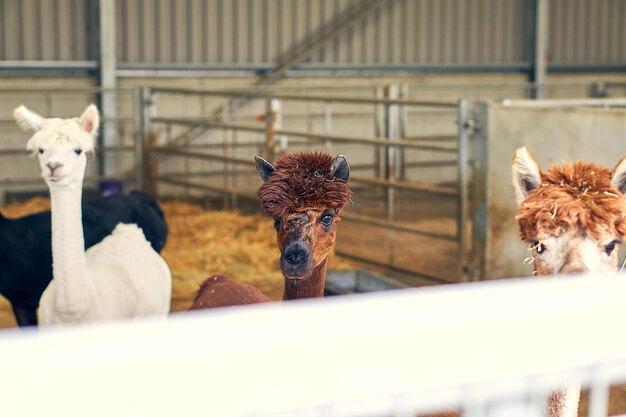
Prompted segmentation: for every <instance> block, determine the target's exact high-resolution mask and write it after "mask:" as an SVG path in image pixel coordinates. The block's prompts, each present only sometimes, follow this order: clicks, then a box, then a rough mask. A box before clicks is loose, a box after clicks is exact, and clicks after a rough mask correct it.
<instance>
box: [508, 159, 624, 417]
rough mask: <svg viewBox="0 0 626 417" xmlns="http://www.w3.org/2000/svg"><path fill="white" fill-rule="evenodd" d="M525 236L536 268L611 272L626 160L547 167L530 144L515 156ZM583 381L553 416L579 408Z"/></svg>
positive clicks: (555, 404) (561, 395) (552, 407)
mask: <svg viewBox="0 0 626 417" xmlns="http://www.w3.org/2000/svg"><path fill="white" fill-rule="evenodd" d="M512 171H513V186H514V189H515V197H516V201H517V204H518V206H519V210H518V213H517V215H516V216H515V219H516V220H517V224H518V228H519V236H520V239H521V240H522V241H524V242H527V243H528V244H529V245H530V250H531V252H532V258H533V269H534V271H533V274H534V275H537V276H546V275H553V274H566V273H583V272H611V271H615V270H616V268H617V250H616V249H617V247H616V246H617V244H619V243H621V242H622V241H623V240H624V237H625V236H626V200H625V199H624V192H625V191H626V161H625V160H624V159H622V160H621V161H620V162H619V163H618V164H617V166H616V167H615V168H614V169H613V171H609V170H608V169H606V168H603V167H601V166H598V165H595V164H591V163H585V162H580V161H579V162H575V163H574V164H564V165H562V166H559V165H553V166H551V167H550V168H549V169H548V171H546V172H542V171H541V170H540V168H539V165H538V164H537V161H536V160H535V158H534V157H533V156H532V155H531V154H530V152H529V151H528V150H527V149H526V148H525V147H523V148H520V149H518V150H517V151H516V152H515V156H514V157H513V169H512ZM579 398H580V384H572V385H570V386H569V387H568V388H567V389H566V390H563V391H558V392H555V393H553V394H552V395H551V396H550V398H549V399H548V406H547V411H546V414H547V416H548V417H566V416H567V417H573V416H576V415H577V414H578V401H579Z"/></svg>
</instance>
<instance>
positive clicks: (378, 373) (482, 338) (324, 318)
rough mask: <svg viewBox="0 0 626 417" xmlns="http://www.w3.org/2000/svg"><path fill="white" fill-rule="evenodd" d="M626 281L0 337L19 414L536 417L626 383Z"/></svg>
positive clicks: (405, 294) (302, 305)
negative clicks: (557, 404) (441, 412)
mask: <svg viewBox="0 0 626 417" xmlns="http://www.w3.org/2000/svg"><path fill="white" fill-rule="evenodd" d="M624 317H626V276H624V277H619V276H617V277H615V276H612V277H606V276H605V277H602V276H592V277H581V278H567V279H565V278H564V279H546V280H538V279H520V280H509V281H499V282H488V283H474V284H456V285H451V286H445V287H436V288H426V289H410V290H397V291H392V292H386V293H378V294H369V295H363V296H352V297H349V296H346V297H336V298H331V299H325V300H322V301H319V300H318V301H309V302H292V303H283V304H279V303H276V304H274V305H264V306H255V307H247V308H240V309H232V310H222V311H213V312H209V313H202V314H197V315H191V314H188V315H179V316H175V317H172V318H170V319H169V320H163V321H136V322H127V323H115V324H104V325H94V326H85V327H82V328H72V329H55V330H52V329H49V330H40V331H39V333H24V332H22V333H21V334H20V333H18V332H4V333H3V334H2V335H0V378H1V381H2V382H0V410H2V411H1V413H0V414H2V415H6V416H13V417H14V416H36V415H42V416H43V415H50V414H52V415H63V416H81V417H82V416H90V417H94V416H106V417H111V416H133V417H135V416H150V417H159V416H168V417H170V416H219V417H229V416H281V417H282V416H285V417H286V416H290V417H291V416H325V417H340V416H392V415H393V416H414V415H415V414H416V413H417V412H427V411H432V410H436V409H442V408H443V409H450V408H456V409H462V410H463V411H464V415H465V416H468V417H473V416H481V415H485V416H505V415H506V416H536V415H540V414H541V412H540V410H541V405H540V404H541V402H542V400H543V398H544V397H545V394H546V393H547V392H549V391H550V390H551V389H553V388H555V387H558V386H562V385H565V384H566V383H568V382H571V381H576V380H580V381H582V382H583V385H584V386H589V387H591V388H592V392H593V393H592V397H593V400H592V402H593V404H592V405H591V408H592V410H591V416H592V417H597V416H602V415H604V414H603V413H605V410H606V395H607V394H606V387H607V386H608V385H609V383H621V382H626V332H624V331H623V322H622V321H623V319H624Z"/></svg>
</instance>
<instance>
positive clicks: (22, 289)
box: [0, 191, 167, 326]
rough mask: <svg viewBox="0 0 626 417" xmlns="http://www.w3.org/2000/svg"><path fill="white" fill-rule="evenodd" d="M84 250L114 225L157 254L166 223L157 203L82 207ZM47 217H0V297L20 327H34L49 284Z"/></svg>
mask: <svg viewBox="0 0 626 417" xmlns="http://www.w3.org/2000/svg"><path fill="white" fill-rule="evenodd" d="M82 208H83V232H84V235H85V249H88V248H90V247H91V246H93V245H95V244H97V243H99V242H100V241H101V240H102V239H104V238H105V237H106V236H108V235H109V234H111V232H112V231H113V229H114V228H115V226H116V225H117V224H118V223H134V224H137V225H138V226H139V227H140V228H141V229H142V230H143V233H144V235H145V236H146V239H147V240H148V241H149V242H150V243H151V245H152V247H153V248H154V250H156V251H157V252H161V249H163V247H164V246H165V241H166V239H167V223H166V222H165V216H164V215H163V211H162V210H161V208H160V207H159V205H158V203H157V202H156V200H155V199H154V198H153V197H151V196H150V195H148V194H145V193H143V192H139V191H133V192H131V193H130V194H117V195H113V196H111V197H104V198H100V199H97V200H93V201H87V202H84V203H83V206H82ZM51 243H52V235H51V219H50V211H45V212H42V213H37V214H32V215H30V216H24V217H21V218H19V219H7V218H5V217H3V216H2V215H1V214H0V293H2V295H4V296H5V297H6V298H7V299H8V300H9V301H10V302H11V306H12V307H13V313H14V314H15V319H16V321H17V324H18V325H19V326H33V325H36V324H37V314H36V311H37V307H38V306H39V299H40V298H41V294H42V293H43V291H44V290H45V289H46V287H47V286H48V284H49V283H50V281H51V280H52V247H51Z"/></svg>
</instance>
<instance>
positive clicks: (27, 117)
mask: <svg viewBox="0 0 626 417" xmlns="http://www.w3.org/2000/svg"><path fill="white" fill-rule="evenodd" d="M13 118H14V119H15V121H16V122H17V125H18V126H19V127H20V129H22V130H24V131H28V130H34V131H35V132H36V131H38V130H41V128H42V127H43V121H44V118H43V117H41V116H40V115H38V114H37V113H35V112H34V111H32V110H28V109H27V108H26V106H24V105H21V106H19V107H18V108H16V109H15V110H13Z"/></svg>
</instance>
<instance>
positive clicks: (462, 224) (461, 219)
mask: <svg viewBox="0 0 626 417" xmlns="http://www.w3.org/2000/svg"><path fill="white" fill-rule="evenodd" d="M467 108H468V103H467V99H461V100H459V104H458V136H459V137H458V142H459V143H458V185H457V187H458V198H457V239H458V241H457V244H458V255H457V259H458V272H457V279H458V280H459V281H466V280H467V279H468V274H467V217H468V207H467V203H468V196H469V190H468V178H469V145H468V130H469V128H470V125H469V123H468V122H469V120H468V117H467Z"/></svg>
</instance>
